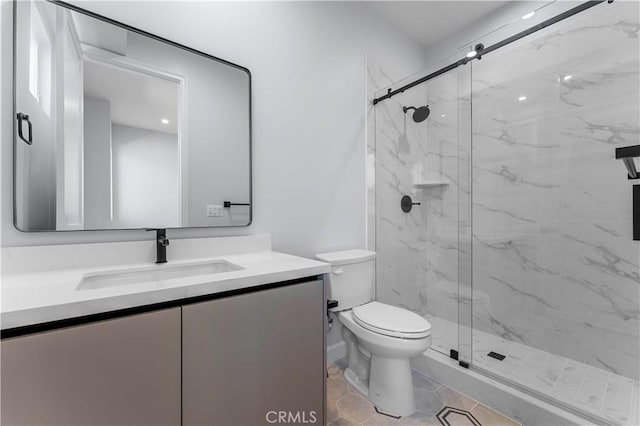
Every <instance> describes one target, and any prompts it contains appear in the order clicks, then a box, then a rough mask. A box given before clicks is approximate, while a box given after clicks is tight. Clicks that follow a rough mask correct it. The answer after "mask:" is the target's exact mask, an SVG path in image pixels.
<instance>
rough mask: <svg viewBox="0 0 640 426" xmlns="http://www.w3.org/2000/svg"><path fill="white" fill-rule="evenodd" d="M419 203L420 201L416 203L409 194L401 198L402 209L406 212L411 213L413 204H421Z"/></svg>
mask: <svg viewBox="0 0 640 426" xmlns="http://www.w3.org/2000/svg"><path fill="white" fill-rule="evenodd" d="M419 205H420V203H414V202H413V200H412V199H411V197H409V196H408V195H405V196H403V197H402V199H401V200H400V207H401V208H402V211H403V212H405V213H409V212H410V211H411V209H412V208H413V206H419Z"/></svg>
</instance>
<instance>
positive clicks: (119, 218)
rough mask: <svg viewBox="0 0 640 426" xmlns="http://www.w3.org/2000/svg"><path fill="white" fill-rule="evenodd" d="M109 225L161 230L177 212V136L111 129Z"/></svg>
mask: <svg viewBox="0 0 640 426" xmlns="http://www.w3.org/2000/svg"><path fill="white" fill-rule="evenodd" d="M111 155H112V159H113V160H112V161H113V163H112V176H113V178H112V179H113V226H115V227H118V228H144V227H150V228H165V227H169V226H172V225H173V224H175V223H178V215H179V209H180V203H179V197H178V195H179V194H178V188H179V181H180V176H179V164H178V163H179V155H178V137H177V136H176V135H175V134H172V133H163V132H156V131H154V130H148V129H140V128H137V127H130V126H122V125H118V124H113V125H112V126H111Z"/></svg>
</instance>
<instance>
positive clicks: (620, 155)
mask: <svg viewBox="0 0 640 426" xmlns="http://www.w3.org/2000/svg"><path fill="white" fill-rule="evenodd" d="M637 157H640V145H632V146H625V147H622V148H616V160H622V162H623V163H624V166H625V167H626V168H627V179H629V180H633V179H640V173H638V169H636V163H635V161H634V158H637Z"/></svg>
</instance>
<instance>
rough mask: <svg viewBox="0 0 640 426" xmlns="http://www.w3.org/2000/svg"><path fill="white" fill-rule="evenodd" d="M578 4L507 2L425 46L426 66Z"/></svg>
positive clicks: (452, 58)
mask: <svg viewBox="0 0 640 426" xmlns="http://www.w3.org/2000/svg"><path fill="white" fill-rule="evenodd" d="M581 3H582V0H563V1H557V2H553V3H550V4H548V5H547V6H545V7H543V8H541V9H538V8H540V7H541V6H542V5H543V4H545V2H544V1H538V0H521V1H512V2H509V3H507V4H506V5H505V6H503V7H501V8H500V9H498V10H496V11H494V12H492V13H491V14H489V15H487V16H485V17H484V18H480V19H478V20H477V21H476V22H474V23H472V24H471V25H469V26H467V27H466V28H464V29H463V30H461V31H458V32H456V33H455V34H453V35H451V36H449V37H447V38H445V39H444V40H441V41H439V42H438V43H435V44H433V45H432V46H430V47H429V48H427V49H426V50H425V53H426V57H427V60H428V64H429V69H431V68H440V67H442V66H445V65H449V64H450V63H452V62H454V61H456V60H458V59H461V58H462V57H463V56H464V54H466V52H468V51H469V48H470V47H471V46H475V45H476V44H477V43H483V44H484V45H485V47H488V46H490V45H492V44H494V43H496V42H498V41H501V40H503V39H505V38H507V37H510V36H512V35H514V34H517V33H518V32H520V31H523V30H525V29H527V28H529V27H532V26H534V25H536V24H538V23H540V22H542V21H544V20H546V19H548V18H551V17H553V16H556V15H558V14H560V13H562V12H564V11H566V10H568V9H570V8H572V7H575V6H577V5H579V4H581ZM536 9H538V10H537V11H536V13H535V15H534V16H533V17H531V18H529V19H526V20H523V19H521V18H522V16H524V15H526V14H527V13H529V12H531V11H534V10H536Z"/></svg>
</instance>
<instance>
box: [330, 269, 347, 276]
mask: <svg viewBox="0 0 640 426" xmlns="http://www.w3.org/2000/svg"><path fill="white" fill-rule="evenodd" d="M333 273H334V274H336V275H342V274H343V273H344V269H342V268H335V269H334V270H333Z"/></svg>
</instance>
